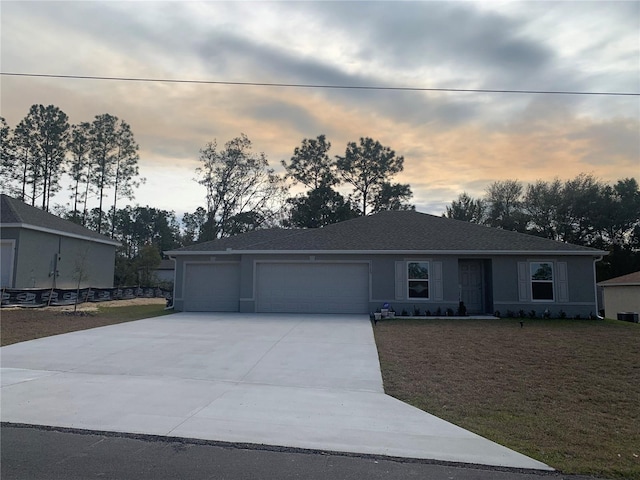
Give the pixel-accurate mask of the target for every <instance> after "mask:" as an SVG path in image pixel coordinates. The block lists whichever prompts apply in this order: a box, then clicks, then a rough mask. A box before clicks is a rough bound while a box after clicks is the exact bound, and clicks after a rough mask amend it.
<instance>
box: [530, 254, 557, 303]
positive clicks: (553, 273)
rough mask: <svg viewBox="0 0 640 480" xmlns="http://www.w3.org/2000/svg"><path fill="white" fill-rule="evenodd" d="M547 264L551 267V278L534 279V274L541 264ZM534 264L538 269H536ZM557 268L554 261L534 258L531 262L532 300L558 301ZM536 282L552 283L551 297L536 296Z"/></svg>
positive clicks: (541, 301) (543, 301)
mask: <svg viewBox="0 0 640 480" xmlns="http://www.w3.org/2000/svg"><path fill="white" fill-rule="evenodd" d="M543 264H546V265H549V267H550V268H551V280H538V279H534V278H533V276H534V274H535V273H536V272H537V271H538V269H539V268H540V266H541V265H543ZM534 265H536V266H537V267H536V269H535V271H534ZM555 270H556V268H555V265H554V262H552V261H549V260H532V261H530V262H529V290H530V292H531V301H532V302H540V303H552V302H555V301H556V271H555ZM534 284H550V285H551V298H535V292H534Z"/></svg>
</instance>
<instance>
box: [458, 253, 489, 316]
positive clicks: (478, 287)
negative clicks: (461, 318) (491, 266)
mask: <svg viewBox="0 0 640 480" xmlns="http://www.w3.org/2000/svg"><path fill="white" fill-rule="evenodd" d="M458 268H459V273H458V279H459V281H460V300H462V301H463V302H464V305H465V307H467V313H484V305H483V301H482V299H483V288H482V262H481V261H480V260H460V261H459V262H458Z"/></svg>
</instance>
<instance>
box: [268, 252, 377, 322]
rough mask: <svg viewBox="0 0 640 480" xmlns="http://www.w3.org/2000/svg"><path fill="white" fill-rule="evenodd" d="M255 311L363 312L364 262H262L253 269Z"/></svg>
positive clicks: (365, 303)
mask: <svg viewBox="0 0 640 480" xmlns="http://www.w3.org/2000/svg"><path fill="white" fill-rule="evenodd" d="M256 285H257V300H258V306H257V309H258V311H259V312H281V313H367V312H368V309H369V265H368V264H365V263H347V264H341V263H327V264H302V263H300V264H297V263H264V264H258V266H257V282H256Z"/></svg>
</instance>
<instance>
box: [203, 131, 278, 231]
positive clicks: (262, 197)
mask: <svg viewBox="0 0 640 480" xmlns="http://www.w3.org/2000/svg"><path fill="white" fill-rule="evenodd" d="M200 161H201V162H202V166H201V167H199V168H197V169H196V173H197V175H198V178H197V179H196V181H197V182H198V183H199V184H201V185H203V186H204V187H205V188H206V189H207V195H206V199H207V221H206V224H205V225H204V226H203V229H202V230H203V231H201V235H200V237H201V238H200V240H209V239H212V238H216V237H224V236H228V235H229V234H231V232H232V231H233V230H234V229H235V228H236V227H237V225H236V223H237V222H236V219H238V218H239V217H238V215H240V214H243V213H245V212H253V213H254V215H252V216H251V219H252V221H253V222H256V224H254V225H253V226H252V227H251V228H260V227H263V226H264V225H267V224H269V222H270V220H271V219H273V218H274V217H275V216H276V214H277V211H278V210H279V209H281V208H282V205H283V203H284V198H283V197H284V194H285V192H286V187H285V185H284V183H283V181H282V179H281V178H280V177H278V176H277V175H275V173H274V171H273V169H271V168H269V163H268V161H267V158H266V156H265V154H264V153H260V154H255V153H253V152H252V144H251V141H250V140H249V139H248V138H247V136H246V135H244V134H241V135H240V136H239V137H236V138H234V139H232V140H230V141H228V142H227V143H226V144H225V146H224V148H223V149H218V146H217V143H216V142H215V141H213V142H210V143H208V144H207V145H206V146H205V148H203V149H201V150H200ZM241 218H242V222H243V224H245V225H244V227H243V229H244V230H246V229H247V226H246V221H247V220H248V217H247V216H246V215H245V216H242V217H241Z"/></svg>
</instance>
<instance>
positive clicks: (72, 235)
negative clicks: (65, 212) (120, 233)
mask: <svg viewBox="0 0 640 480" xmlns="http://www.w3.org/2000/svg"><path fill="white" fill-rule="evenodd" d="M0 227H2V228H24V229H27V230H36V231H38V232H44V233H51V234H53V235H61V236H63V237H70V238H77V239H79V240H87V241H91V242H96V243H103V244H105V245H112V246H114V247H120V246H122V243H120V242H118V241H116V240H111V239H109V238H106V237H105V238H95V237H90V236H88V235H80V234H77V233H71V232H65V231H62V230H56V229H53V228H46V227H40V226H38V225H31V224H28V223H3V224H0Z"/></svg>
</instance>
